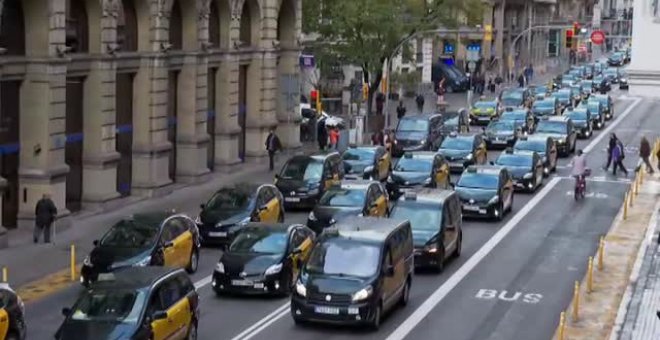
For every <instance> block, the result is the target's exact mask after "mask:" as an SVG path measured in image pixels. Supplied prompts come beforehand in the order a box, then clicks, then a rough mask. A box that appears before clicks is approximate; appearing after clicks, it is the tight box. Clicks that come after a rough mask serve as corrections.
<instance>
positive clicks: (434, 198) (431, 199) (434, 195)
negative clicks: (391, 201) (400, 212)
mask: <svg viewBox="0 0 660 340" xmlns="http://www.w3.org/2000/svg"><path fill="white" fill-rule="evenodd" d="M410 194H413V195H414V196H415V199H411V198H410V197H409V196H410ZM454 194H455V191H454V190H443V189H434V188H425V187H418V188H413V189H410V190H408V191H406V193H404V194H403V195H401V197H400V198H399V201H405V202H419V203H437V204H443V203H444V202H445V201H446V200H447V198H449V197H451V196H452V195H454Z"/></svg>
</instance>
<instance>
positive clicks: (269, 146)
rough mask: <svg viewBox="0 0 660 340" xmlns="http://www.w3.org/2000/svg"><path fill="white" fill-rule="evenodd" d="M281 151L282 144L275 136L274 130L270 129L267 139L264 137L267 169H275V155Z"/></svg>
mask: <svg viewBox="0 0 660 340" xmlns="http://www.w3.org/2000/svg"><path fill="white" fill-rule="evenodd" d="M280 150H282V143H281V142H280V138H279V137H277V135H276V134H275V128H274V127H273V128H271V129H270V133H268V137H266V151H268V168H269V169H270V171H273V168H274V167H275V153H276V152H278V151H280Z"/></svg>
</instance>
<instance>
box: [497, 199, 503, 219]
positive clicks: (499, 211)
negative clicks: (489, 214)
mask: <svg viewBox="0 0 660 340" xmlns="http://www.w3.org/2000/svg"><path fill="white" fill-rule="evenodd" d="M503 215H504V203H502V202H500V204H498V205H497V216H495V220H496V221H498V222H499V221H501V220H502V219H503V218H504V216H503Z"/></svg>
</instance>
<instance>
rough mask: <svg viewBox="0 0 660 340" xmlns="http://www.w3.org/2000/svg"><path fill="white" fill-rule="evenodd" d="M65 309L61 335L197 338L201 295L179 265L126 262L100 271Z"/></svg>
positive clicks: (79, 339) (88, 339) (90, 339)
mask: <svg viewBox="0 0 660 340" xmlns="http://www.w3.org/2000/svg"><path fill="white" fill-rule="evenodd" d="M62 314H63V315H64V317H65V319H64V322H62V325H61V326H60V328H59V329H58V330H57V333H55V339H57V340H70V339H76V340H99V339H131V340H151V339H184V338H185V339H196V338H197V329H198V321H199V317H200V314H199V295H198V294H197V291H196V290H195V285H194V284H193V283H192V281H191V280H190V277H189V276H188V275H186V273H185V272H184V271H183V270H181V269H172V268H162V267H145V268H126V269H122V270H119V271H116V272H113V273H109V274H103V275H101V276H100V277H99V280H98V281H97V282H95V283H94V284H92V285H91V286H90V287H89V288H88V289H86V290H83V291H82V292H81V293H80V295H79V296H78V299H77V300H76V302H75V304H74V305H73V307H71V308H68V307H67V308H63V309H62Z"/></svg>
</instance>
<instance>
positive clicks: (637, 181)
mask: <svg viewBox="0 0 660 340" xmlns="http://www.w3.org/2000/svg"><path fill="white" fill-rule="evenodd" d="M639 178H640V177H639V176H637V177H635V196H637V195H639Z"/></svg>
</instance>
